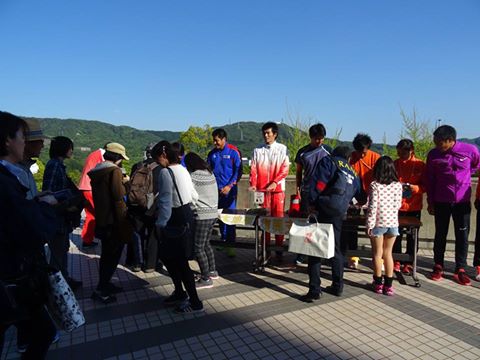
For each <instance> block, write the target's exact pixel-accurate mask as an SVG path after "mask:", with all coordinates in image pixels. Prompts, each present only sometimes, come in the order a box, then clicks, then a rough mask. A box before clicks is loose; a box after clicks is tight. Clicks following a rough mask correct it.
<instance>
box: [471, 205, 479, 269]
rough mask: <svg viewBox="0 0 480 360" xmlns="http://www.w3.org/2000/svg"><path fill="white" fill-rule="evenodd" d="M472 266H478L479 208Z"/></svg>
mask: <svg viewBox="0 0 480 360" xmlns="http://www.w3.org/2000/svg"><path fill="white" fill-rule="evenodd" d="M473 266H480V209H477V230H476V231H475V253H474V254H473Z"/></svg>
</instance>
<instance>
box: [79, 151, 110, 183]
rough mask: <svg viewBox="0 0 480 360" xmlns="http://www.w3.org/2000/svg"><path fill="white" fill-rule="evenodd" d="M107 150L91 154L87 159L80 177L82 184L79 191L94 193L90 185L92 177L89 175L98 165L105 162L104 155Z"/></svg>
mask: <svg viewBox="0 0 480 360" xmlns="http://www.w3.org/2000/svg"><path fill="white" fill-rule="evenodd" d="M104 153H105V150H103V149H97V150H95V151H93V152H91V153H90V154H89V155H88V156H87V158H86V159H85V165H84V166H83V170H82V176H81V177H80V182H79V183H78V189H79V190H82V191H92V186H91V185H90V177H89V176H88V175H87V174H88V172H89V171H90V170H92V169H93V168H94V167H95V166H97V164H98V163H101V162H103V161H104V159H103V154H104Z"/></svg>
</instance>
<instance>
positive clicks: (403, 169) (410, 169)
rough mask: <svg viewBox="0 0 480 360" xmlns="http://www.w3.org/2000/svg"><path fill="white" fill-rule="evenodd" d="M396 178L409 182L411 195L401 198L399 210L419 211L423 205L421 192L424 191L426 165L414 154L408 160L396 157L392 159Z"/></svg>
mask: <svg viewBox="0 0 480 360" xmlns="http://www.w3.org/2000/svg"><path fill="white" fill-rule="evenodd" d="M394 164H395V169H396V170H397V175H398V180H399V181H400V182H401V183H402V184H407V183H408V184H410V188H411V190H412V196H411V197H409V198H403V199H402V207H401V208H400V211H420V210H422V205H423V193H424V192H425V191H426V188H425V183H424V180H425V179H424V175H425V169H426V165H425V163H424V162H423V161H422V160H420V159H418V158H416V157H415V155H414V154H412V156H411V157H410V159H408V160H401V159H397V160H395V161H394Z"/></svg>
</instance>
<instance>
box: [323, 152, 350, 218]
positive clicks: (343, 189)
mask: <svg viewBox="0 0 480 360" xmlns="http://www.w3.org/2000/svg"><path fill="white" fill-rule="evenodd" d="M329 158H330V160H331V161H332V162H333V164H334V166H335V174H334V176H333V178H332V179H331V180H330V181H329V182H328V184H327V186H326V188H325V190H324V191H322V193H321V194H320V195H318V197H317V198H316V199H315V207H316V209H317V210H318V211H319V212H320V213H322V214H324V215H326V216H328V217H337V216H343V215H344V214H345V213H346V212H347V209H348V205H349V204H350V201H351V200H352V198H353V197H354V196H355V193H356V192H357V186H358V183H356V181H357V175H356V174H355V171H354V170H353V169H352V168H351V167H350V165H348V163H347V162H346V160H343V159H337V158H334V157H329Z"/></svg>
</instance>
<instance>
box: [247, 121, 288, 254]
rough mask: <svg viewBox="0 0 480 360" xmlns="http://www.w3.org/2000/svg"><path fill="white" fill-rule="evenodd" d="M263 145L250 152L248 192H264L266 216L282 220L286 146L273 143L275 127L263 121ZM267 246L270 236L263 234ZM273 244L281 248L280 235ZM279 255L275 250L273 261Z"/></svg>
mask: <svg viewBox="0 0 480 360" xmlns="http://www.w3.org/2000/svg"><path fill="white" fill-rule="evenodd" d="M262 133H263V138H264V139H265V144H262V145H259V146H257V147H256V148H255V149H254V150H253V156H252V162H251V169H250V190H251V191H259V192H264V193H265V200H264V203H263V207H264V208H267V209H270V215H271V216H275V217H283V215H284V205H285V178H286V177H287V175H288V168H289V165H290V162H289V159H288V153H287V147H286V146H285V145H283V144H279V143H277V142H276V139H277V136H278V125H277V124H276V123H274V122H267V123H265V124H264V125H263V126H262ZM265 238H266V241H267V243H268V242H269V241H270V234H269V233H267V234H265ZM275 245H276V246H282V245H283V235H275ZM281 257H282V252H281V251H277V258H278V259H280V258H281Z"/></svg>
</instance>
